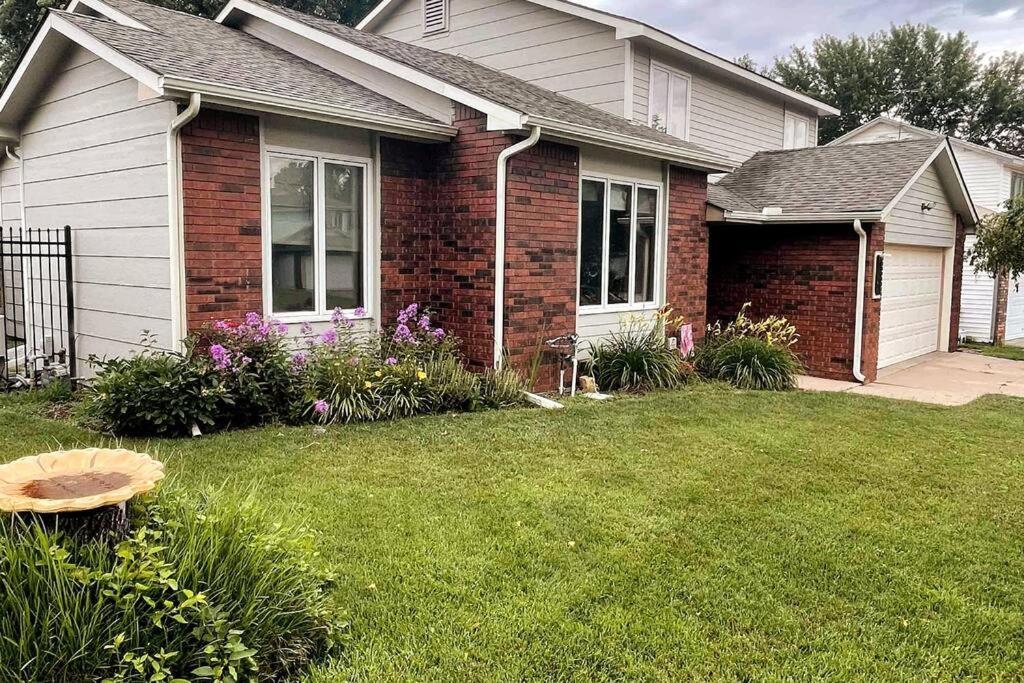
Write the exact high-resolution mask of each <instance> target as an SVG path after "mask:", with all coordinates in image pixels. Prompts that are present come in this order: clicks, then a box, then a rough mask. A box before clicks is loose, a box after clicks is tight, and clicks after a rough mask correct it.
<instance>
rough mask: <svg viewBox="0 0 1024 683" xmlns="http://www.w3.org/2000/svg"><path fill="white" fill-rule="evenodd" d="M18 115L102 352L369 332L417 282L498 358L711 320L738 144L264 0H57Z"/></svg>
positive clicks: (29, 203)
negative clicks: (259, 319)
mask: <svg viewBox="0 0 1024 683" xmlns="http://www.w3.org/2000/svg"><path fill="white" fill-rule="evenodd" d="M452 21H453V22H454V21H455V18H454V17H452ZM453 25H454V24H453ZM640 42H642V41H640ZM745 78H747V80H751V79H753V80H754V81H756V78H755V77H753V76H749V77H745ZM758 78H759V77H758ZM758 87H760V88H761V89H763V90H766V91H769V90H771V89H772V88H771V87H770V86H768V85H764V84H761V85H759V86H758ZM775 88H778V86H775ZM776 97H777V99H778V102H779V105H780V107H781V106H783V105H784V104H785V103H786V102H787V101H788V100H790V99H792V100H796V99H798V97H799V96H796V95H795V94H789V95H787V94H786V92H777V93H776ZM807 106H808V109H809V111H808V114H809V115H810V114H813V112H814V107H815V105H814V104H813V103H811V104H809V105H807ZM780 111H781V109H780ZM780 116H781V115H780ZM779 122H781V117H780V119H779ZM775 123H776V122H774V121H773V123H772V125H773V126H774V124H775ZM779 130H781V128H780V129H779ZM0 135H2V137H3V140H4V142H5V144H7V145H8V149H9V150H10V151H11V155H10V156H9V157H7V158H5V159H4V160H3V162H2V165H0V183H2V184H3V187H2V188H0V192H2V197H3V198H4V204H3V207H2V208H3V210H4V215H3V218H4V219H8V218H15V217H20V219H21V223H22V224H23V225H25V226H30V227H34V226H60V225H64V224H70V225H71V226H72V229H73V250H74V254H75V256H74V263H75V276H76V277H75V285H74V287H75V295H76V303H77V307H76V308H77V310H76V319H77V320H76V322H77V332H78V347H79V349H80V355H82V356H83V357H84V356H85V355H88V354H91V353H95V354H99V355H123V354H127V353H130V352H133V351H138V350H139V348H140V346H139V333H140V331H141V330H143V329H147V330H150V331H151V332H152V333H153V334H155V335H156V338H157V341H158V345H159V346H160V347H162V348H177V347H178V346H179V344H180V342H181V340H182V339H183V338H184V336H185V335H186V334H187V333H188V332H189V331H190V330H193V329H195V328H197V327H199V326H201V325H202V324H204V323H206V322H208V321H210V320H213V319H216V318H222V317H227V318H237V317H240V316H243V315H244V314H245V313H246V312H248V311H252V310H255V311H261V312H263V313H265V314H267V315H270V316H274V317H276V318H278V319H281V320H284V321H287V322H292V323H300V322H311V323H314V324H316V325H326V324H327V321H328V320H329V317H330V312H331V310H332V309H333V308H334V307H341V308H343V309H346V310H348V311H350V312H353V311H355V309H357V308H360V307H361V308H365V309H366V315H365V316H364V318H363V319H362V320H360V322H359V324H360V326H362V328H363V329H371V328H372V327H375V326H377V325H380V324H382V323H387V322H389V321H391V320H393V318H394V316H395V314H396V313H397V311H398V310H399V308H400V307H401V306H403V305H405V304H407V303H410V302H413V301H418V302H420V303H422V304H424V305H427V306H430V307H431V308H432V309H433V310H435V311H436V313H437V315H438V317H439V320H440V322H441V324H443V325H444V326H445V327H447V328H448V329H449V330H450V331H451V332H452V333H454V334H456V335H458V336H459V337H460V338H462V339H463V340H464V347H463V349H464V351H465V353H466V355H467V356H468V358H469V360H470V361H471V362H472V363H473V365H475V366H477V367H485V366H490V365H492V364H495V363H497V362H500V359H501V356H502V351H503V350H505V351H507V352H508V357H509V359H510V360H511V361H512V362H514V363H516V364H517V365H526V364H527V363H528V362H529V360H530V358H531V356H532V355H533V354H534V353H535V352H536V351H537V350H538V349H539V348H541V346H542V343H543V340H544V339H545V338H548V337H554V336H557V335H560V334H566V333H570V332H576V331H580V332H581V333H583V334H584V335H586V336H587V337H589V338H594V339H597V338H600V337H601V336H602V335H604V334H607V333H608V332H610V331H612V330H614V329H616V327H617V321H618V317H619V316H620V315H622V314H623V313H627V312H650V311H653V310H655V309H657V308H658V307H659V306H662V305H665V304H668V305H671V306H673V307H674V308H675V309H676V311H677V312H678V313H681V314H683V315H685V316H686V318H687V319H688V320H689V321H690V322H692V323H693V324H694V326H695V330H696V331H697V333H698V335H699V334H700V333H701V332H702V330H703V326H704V322H705V306H706V300H707V296H706V282H707V272H706V268H707V224H706V222H705V220H704V212H705V201H706V178H707V175H708V174H709V173H721V172H727V171H729V170H731V169H732V167H733V165H734V164H733V159H734V158H735V157H734V156H730V155H727V154H724V153H722V152H721V151H716V150H712V149H708V148H707V147H704V146H702V145H699V144H695V142H686V141H683V140H681V139H679V138H677V137H674V136H671V135H668V134H667V133H664V132H661V131H658V130H655V129H652V128H650V127H648V126H640V125H635V124H634V123H631V122H630V121H628V120H626V119H625V118H623V117H622V116H617V115H615V114H612V113H610V112H609V111H606V110H602V109H597V108H594V107H591V106H588V105H586V104H583V103H581V102H580V101H578V100H576V99H572V98H570V97H566V96H562V95H559V94H557V93H555V92H553V91H551V90H550V89H546V88H545V87H542V86H541V85H538V84H536V83H529V82H527V81H525V80H522V79H520V78H517V77H515V76H511V75H508V74H504V73H501V72H498V71H494V70H492V69H490V68H488V67H486V66H483V65H481V64H478V63H476V62H474V61H471V60H468V59H464V58H462V57H459V56H456V55H451V54H445V53H439V52H434V51H431V50H428V49H425V48H422V47H418V46H414V45H409V44H405V43H401V42H398V41H395V40H391V39H388V38H384V37H381V36H377V35H373V34H369V33H365V32H361V31H357V30H355V29H352V28H348V27H345V26H342V25H339V24H336V23H333V22H330V21H326V20H323V19H319V18H316V17H313V16H309V15H305V14H302V13H299V12H295V11H292V10H287V9H282V8H279V7H276V6H274V5H271V4H269V3H267V2H263V1H262V0H231V2H229V3H228V5H227V7H226V8H225V9H224V11H223V12H222V13H221V14H220V16H219V17H218V18H217V20H216V21H210V20H206V19H201V18H198V17H194V16H191V15H187V14H182V13H179V12H175V11H171V10H167V9H162V8H159V7H155V6H152V5H148V4H144V3H141V2H137V1H136V0H74V1H73V2H72V3H71V5H70V6H69V8H68V11H66V12H60V11H51V12H50V13H49V14H48V16H47V18H46V20H45V23H44V24H43V26H42V27H41V29H40V30H39V31H38V33H37V34H36V36H35V38H34V39H33V41H32V43H31V45H30V47H29V49H28V51H27V52H26V54H25V56H24V57H23V58H22V60H21V61H20V63H19V64H18V66H17V69H16V70H15V72H14V75H13V77H12V79H11V80H10V82H9V84H8V85H7V87H6V89H5V90H4V91H3V93H2V95H0ZM808 136H810V132H808ZM697 137H698V136H695V135H690V138H691V140H696V139H697ZM15 202H17V206H15ZM9 209H10V211H11V213H8V210H9ZM30 322H31V321H30ZM553 381H554V373H553V372H552V373H550V374H549V375H546V376H545V377H544V378H543V379H542V388H543V387H547V386H550V385H551V383H552V382H553Z"/></svg>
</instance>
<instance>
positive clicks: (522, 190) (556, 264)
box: [504, 142, 579, 391]
mask: <svg viewBox="0 0 1024 683" xmlns="http://www.w3.org/2000/svg"><path fill="white" fill-rule="evenodd" d="M507 187H508V196H507V204H506V218H505V339H504V346H505V348H506V349H507V353H508V357H507V362H509V363H512V364H513V365H515V366H516V367H518V368H520V369H523V370H525V369H526V368H528V367H529V366H530V362H531V359H532V358H533V356H534V355H535V354H536V353H538V351H539V350H542V349H543V348H544V347H543V341H544V339H550V338H551V337H556V336H560V335H563V334H570V333H572V332H575V331H576V242H577V232H578V222H577V212H578V210H579V150H578V149H577V148H576V147H570V146H568V145H560V144H556V143H551V142H541V143H539V144H538V145H537V146H535V147H532V148H530V149H528V150H525V151H523V152H521V153H520V154H518V155H516V156H514V157H512V159H511V160H510V161H509V174H508V186H507ZM541 360H542V364H541V367H540V370H539V372H538V375H537V385H536V388H537V389H538V390H541V391H547V390H550V389H553V388H556V387H557V386H558V370H557V369H558V360H557V357H556V356H554V355H553V354H547V353H545V354H542V356H541Z"/></svg>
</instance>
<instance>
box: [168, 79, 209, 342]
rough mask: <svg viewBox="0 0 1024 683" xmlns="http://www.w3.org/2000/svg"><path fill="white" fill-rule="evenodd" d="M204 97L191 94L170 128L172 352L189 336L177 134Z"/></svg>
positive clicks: (169, 195)
mask: <svg viewBox="0 0 1024 683" xmlns="http://www.w3.org/2000/svg"><path fill="white" fill-rule="evenodd" d="M202 103H203V98H202V95H200V94H199V93H197V92H194V93H192V94H191V95H190V96H189V98H188V106H187V107H185V109H184V110H182V112H181V113H180V114H178V115H177V116H175V117H174V118H173V119H171V122H170V124H168V126H167V200H168V207H167V224H168V232H169V233H170V247H171V249H170V255H171V348H172V349H174V350H180V347H181V342H182V341H183V340H184V339H185V337H186V336H187V334H188V329H187V328H188V322H187V309H186V308H185V226H184V219H183V215H184V213H185V211H184V206H183V200H182V192H181V168H180V165H179V164H178V132H179V131H180V130H181V129H182V127H184V126H185V124H187V123H188V122H189V121H191V120H192V119H194V118H195V117H196V115H197V114H199V107H200V106H201V105H202Z"/></svg>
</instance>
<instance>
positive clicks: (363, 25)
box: [356, 0, 399, 31]
mask: <svg viewBox="0 0 1024 683" xmlns="http://www.w3.org/2000/svg"><path fill="white" fill-rule="evenodd" d="M398 2H399V0H383V2H381V3H379V4H378V5H377V6H376V7H374V8H373V9H372V10H370V13H369V14H367V15H366V16H365V17H363V18H362V20H361V21H360V22H359V23H358V24H356V28H357V29H359V30H360V31H363V30H366V29H368V28H373V26H374V25H375V24H376V23H377V18H378V17H381V16H382V15H383V14H384V13H385V12H387V11H388V10H389V9H390V8H391V6H392V5H397V4H398Z"/></svg>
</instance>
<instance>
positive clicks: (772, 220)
mask: <svg viewBox="0 0 1024 683" xmlns="http://www.w3.org/2000/svg"><path fill="white" fill-rule="evenodd" d="M723 215H724V217H725V222H726V223H742V224H748V225H754V224H757V225H770V224H786V223H852V222H853V221H855V220H861V221H866V222H870V223H877V222H879V221H881V220H882V214H881V213H880V212H877V211H854V212H822V213H807V212H802V213H782V214H778V215H767V216H766V215H765V214H763V213H759V212H754V211H724V212H723Z"/></svg>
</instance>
